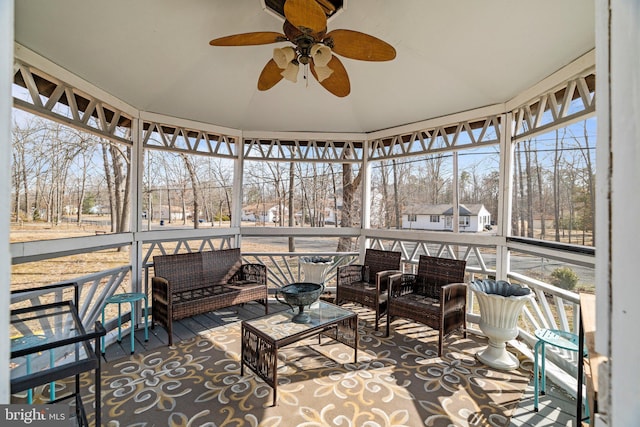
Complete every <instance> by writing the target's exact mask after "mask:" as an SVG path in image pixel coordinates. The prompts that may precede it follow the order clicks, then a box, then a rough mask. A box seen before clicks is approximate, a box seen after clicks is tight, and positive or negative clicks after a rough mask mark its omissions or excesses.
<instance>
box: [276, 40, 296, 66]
mask: <svg viewBox="0 0 640 427" xmlns="http://www.w3.org/2000/svg"><path fill="white" fill-rule="evenodd" d="M295 58H296V51H295V50H294V49H293V48H292V47H291V46H285V47H283V48H275V49H273V61H274V62H275V63H276V65H277V66H278V68H280V69H282V70H286V69H287V67H289V64H291V61H293V60H294V59H295ZM296 70H297V68H296Z"/></svg>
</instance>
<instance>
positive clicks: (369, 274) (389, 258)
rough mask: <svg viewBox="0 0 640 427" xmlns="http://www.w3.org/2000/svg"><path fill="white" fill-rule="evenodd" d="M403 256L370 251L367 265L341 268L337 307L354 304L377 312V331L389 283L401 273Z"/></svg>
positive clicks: (397, 253) (338, 281)
mask: <svg viewBox="0 0 640 427" xmlns="http://www.w3.org/2000/svg"><path fill="white" fill-rule="evenodd" d="M401 256H402V254H401V253H400V252H394V251H383V250H379V249H367V250H366V252H365V255H364V264H351V265H345V266H342V267H338V276H337V284H336V304H338V305H340V304H343V303H345V302H354V303H357V304H361V305H363V306H365V307H369V308H371V309H373V310H375V312H376V319H375V323H376V325H375V330H376V331H377V330H378V322H379V320H380V318H381V317H382V315H383V314H384V313H385V312H386V310H387V283H388V281H389V277H390V276H391V275H392V274H398V273H402V271H400V258H401Z"/></svg>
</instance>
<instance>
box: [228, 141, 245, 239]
mask: <svg viewBox="0 0 640 427" xmlns="http://www.w3.org/2000/svg"><path fill="white" fill-rule="evenodd" d="M236 150H237V151H236V160H235V161H234V162H233V163H234V167H233V190H232V194H231V228H238V229H240V225H242V175H243V168H244V137H243V136H242V134H240V135H239V136H238V137H237V143H236ZM241 236H242V234H241V233H238V234H237V235H236V239H235V240H236V241H235V245H236V247H237V248H239V247H240V245H241V244H242V241H241Z"/></svg>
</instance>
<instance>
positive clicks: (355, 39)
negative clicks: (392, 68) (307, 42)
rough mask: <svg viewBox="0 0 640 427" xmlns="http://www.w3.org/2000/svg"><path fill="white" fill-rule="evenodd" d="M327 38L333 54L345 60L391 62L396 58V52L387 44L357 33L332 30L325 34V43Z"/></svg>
mask: <svg viewBox="0 0 640 427" xmlns="http://www.w3.org/2000/svg"><path fill="white" fill-rule="evenodd" d="M329 38H331V39H332V40H333V47H332V48H331V49H332V50H333V52H334V53H337V54H338V55H341V56H344V57H347V58H351V59H359V60H361V61H391V60H392V59H394V58H395V57H396V50H395V49H394V48H393V46H391V45H390V44H389V43H387V42H385V41H382V40H380V39H379V38H377V37H373V36H370V35H369V34H365V33H361V32H359V31H352V30H333V31H330V32H328V33H327V35H326V37H325V38H324V40H325V42H327V41H328V40H327V39H329ZM329 45H331V44H330V43H329Z"/></svg>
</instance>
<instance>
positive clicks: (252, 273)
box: [230, 263, 267, 286]
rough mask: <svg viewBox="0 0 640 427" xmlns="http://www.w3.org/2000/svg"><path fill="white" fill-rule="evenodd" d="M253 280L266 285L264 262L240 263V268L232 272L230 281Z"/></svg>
mask: <svg viewBox="0 0 640 427" xmlns="http://www.w3.org/2000/svg"><path fill="white" fill-rule="evenodd" d="M236 282H255V283H259V284H261V285H265V286H266V285H267V266H266V265H264V264H258V263H256V264H242V266H240V270H238V271H237V272H236V274H234V276H233V277H232V278H231V280H230V283H236Z"/></svg>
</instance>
